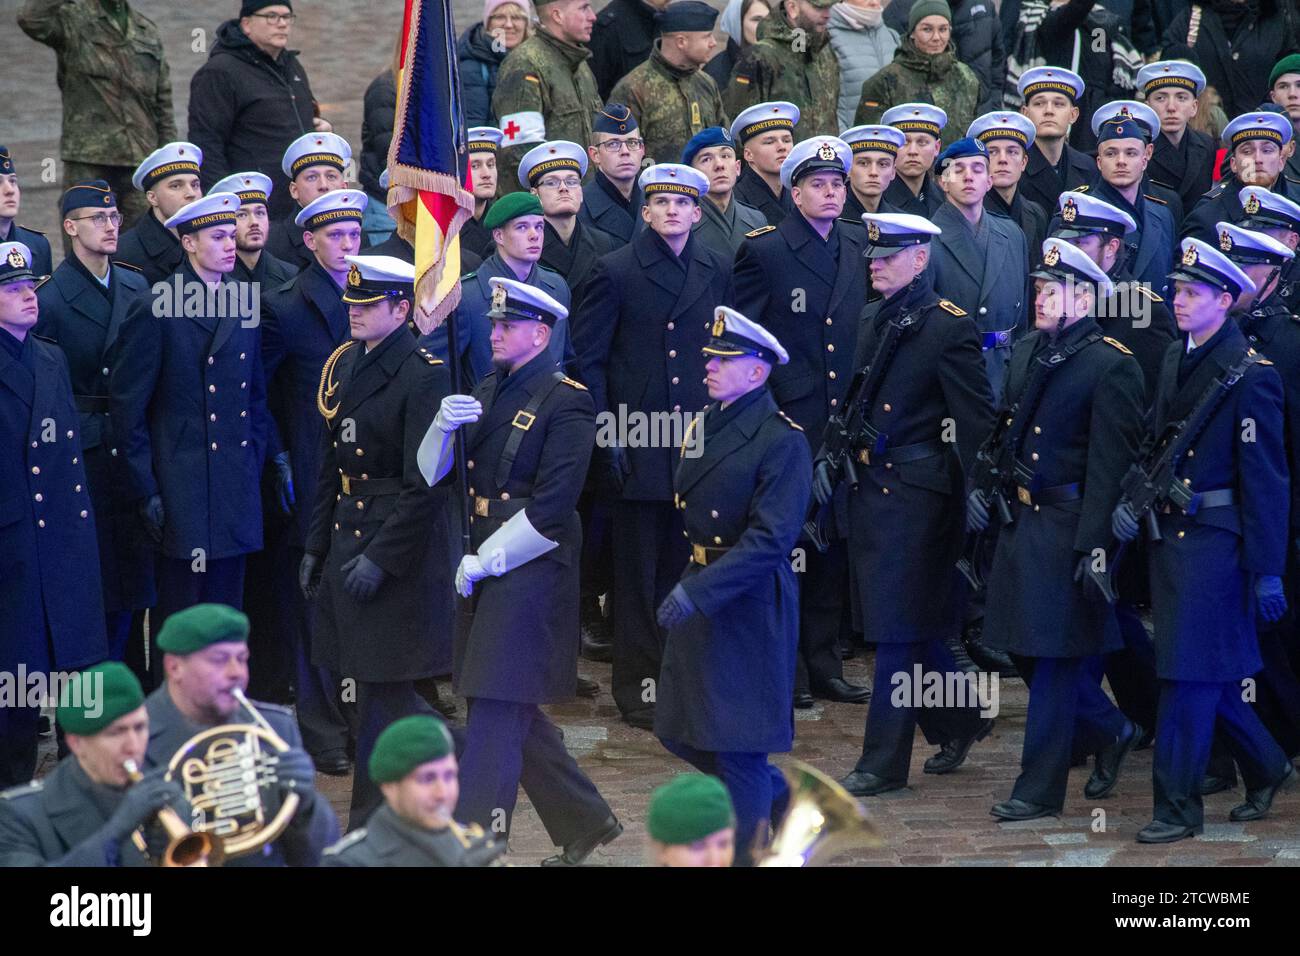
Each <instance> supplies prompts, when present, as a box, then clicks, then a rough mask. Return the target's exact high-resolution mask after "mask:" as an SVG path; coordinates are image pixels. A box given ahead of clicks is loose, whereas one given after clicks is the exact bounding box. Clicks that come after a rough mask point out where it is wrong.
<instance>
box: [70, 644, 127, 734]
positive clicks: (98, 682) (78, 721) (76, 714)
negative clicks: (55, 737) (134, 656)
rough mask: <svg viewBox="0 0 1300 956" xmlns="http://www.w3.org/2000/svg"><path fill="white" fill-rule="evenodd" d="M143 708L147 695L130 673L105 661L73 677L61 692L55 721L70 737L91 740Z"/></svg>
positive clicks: (119, 664)
mask: <svg viewBox="0 0 1300 956" xmlns="http://www.w3.org/2000/svg"><path fill="white" fill-rule="evenodd" d="M143 704H144V691H143V690H141V689H140V682H139V681H138V680H137V679H136V676H135V675H134V674H133V673H131V669H130V668H129V667H127V666H126V665H125V664H122V663H119V662H118V661H105V662H104V663H103V664H96V665H95V666H94V667H87V668H86V669H85V670H84V671H81V672H79V673H77V674H73V675H72V677H71V678H70V679H69V680H68V681H67V683H65V684H64V685H63V687H62V688H61V689H60V692H59V709H58V711H57V713H56V714H55V720H57V721H58V723H59V726H60V727H62V728H63V729H64V731H66V732H67V733H70V734H78V735H80V736H82V737H89V736H90V735H91V734H97V733H99V732H100V731H101V730H103V729H104V728H105V727H107V726H108V725H109V724H111V723H112V722H113V721H115V720H117V718H119V717H121V716H122V715H123V714H129V713H131V711H133V710H135V709H136V708H137V707H140V706H142V705H143Z"/></svg>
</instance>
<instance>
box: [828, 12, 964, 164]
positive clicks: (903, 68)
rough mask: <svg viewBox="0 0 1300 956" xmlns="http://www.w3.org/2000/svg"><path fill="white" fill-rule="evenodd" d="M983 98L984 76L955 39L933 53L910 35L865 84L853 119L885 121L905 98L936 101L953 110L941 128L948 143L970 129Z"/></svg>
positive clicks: (944, 109) (948, 109) (946, 111)
mask: <svg viewBox="0 0 1300 956" xmlns="http://www.w3.org/2000/svg"><path fill="white" fill-rule="evenodd" d="M979 101H980V81H979V77H977V76H976V75H975V73H974V71H973V70H971V68H970V67H968V66H967V65H966V64H965V63H962V62H961V61H960V60H958V59H957V52H956V48H955V47H954V46H953V45H952V44H951V43H949V44H948V49H947V50H945V51H944V52H943V53H938V54H934V55H930V54H927V53H922V52H920V51H919V50H917V48H916V47H915V46H914V45H913V44H912V40H911V37H905V38H904V39H903V42H902V43H900V44H899V46H898V52H897V53H896V54H895V55H894V62H892V63H890V64H889V65H888V66H885V67H882V68H881V69H880V70H879V71H878V72H877V73H876V74H875V75H874V76H872V77H871V78H870V79H868V80H867V81H866V82H865V83H863V84H862V96H861V99H860V100H859V102H858V111H857V113H856V114H855V115H854V117H853V125H855V126H860V125H863V124H867V123H879V122H880V117H881V115H882V114H883V113H884V112H885V110H887V109H889V108H890V107H893V106H898V105H900V104H902V103H932V104H934V105H935V106H937V107H939V109H941V110H943V111H944V112H945V113H947V114H948V122H947V124H946V125H945V126H944V128H943V132H942V133H941V134H940V139H941V140H942V141H943V145H944V146H947V145H948V144H950V143H953V142H956V141H957V140H959V139H961V138H962V137H963V136H965V135H966V128H967V127H968V126H970V124H971V123H972V122H974V121H975V117H976V116H978V115H979Z"/></svg>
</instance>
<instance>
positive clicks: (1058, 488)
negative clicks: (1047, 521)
mask: <svg viewBox="0 0 1300 956" xmlns="http://www.w3.org/2000/svg"><path fill="white" fill-rule="evenodd" d="M1082 497H1083V488H1082V486H1081V485H1080V484H1079V483H1078V482H1077V481H1072V482H1070V483H1069V484H1068V485H1053V486H1052V487H1051V488H1040V489H1038V491H1034V492H1031V491H1030V490H1029V489H1028V488H1026V487H1025V486H1024V485H1017V486H1016V500H1017V501H1019V502H1020V503H1021V504H1022V505H1060V504H1064V503H1065V502H1067V501H1078V500H1079V499H1080V498H1082Z"/></svg>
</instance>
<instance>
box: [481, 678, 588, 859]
mask: <svg viewBox="0 0 1300 956" xmlns="http://www.w3.org/2000/svg"><path fill="white" fill-rule="evenodd" d="M521 785H522V786H523V788H524V793H526V794H528V799H529V800H531V801H532V802H533V806H534V807H536V808H537V815H538V816H539V817H541V819H542V825H543V826H544V827H546V832H547V833H548V834H549V835H550V838H551V842H552V843H554V844H555V845H556V846H561V847H563V846H568V845H570V844H572V843H574V842H576V841H577V840H579V839H581V838H582V837H585V836H590V835H591V834H592V833H593V832H595V831H597V830H599V829H600V828H601V827H602V826H604V824H605V821H606V820H608V819H609V818H610V817H611V816H613V811H611V810H610V808H609V804H608V803H606V802H605V798H604V797H602V796H601V795H600V792H599V791H598V790H597V789H596V785H595V784H594V783H592V782H591V780H589V779H588V778H587V775H586V774H585V773H583V772H582V770H581V769H580V768H579V767H578V763H577V761H575V760H574V759H573V757H572V756H571V755H570V754H569V752H568V751H567V750H565V749H564V735H563V734H562V733H560V729H559V728H558V727H556V726H555V725H554V724H553V723H551V722H550V720H548V719H547V717H546V715H545V714H543V713H542V711H541V708H540V707H538V706H537V705H536V704H522V703H515V702H513V701H506V700H490V699H488V698H486V697H475V698H473V699H472V700H470V701H469V718H468V720H467V722H466V727H465V752H464V755H463V756H462V757H461V760H460V803H459V804H458V806H457V811H456V818H457V819H458V820H463V821H464V822H465V823H477V824H479V825H480V826H482V827H483V829H485V830H487V831H488V832H489V833H491V834H493V835H494V836H497V835H502V836H509V833H510V820H511V817H512V816H513V815H514V812H515V802H516V800H518V798H519V787H520V786H521ZM503 828H504V831H503Z"/></svg>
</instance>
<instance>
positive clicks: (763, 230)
mask: <svg viewBox="0 0 1300 956" xmlns="http://www.w3.org/2000/svg"><path fill="white" fill-rule="evenodd" d="M769 232H776V226H770V225H769V226H759V227H758V228H757V229H751V230H750V231H749V232H747V233H745V238H746V239H756V238H758V237H759V236H763V235H766V234H767V233H769Z"/></svg>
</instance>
